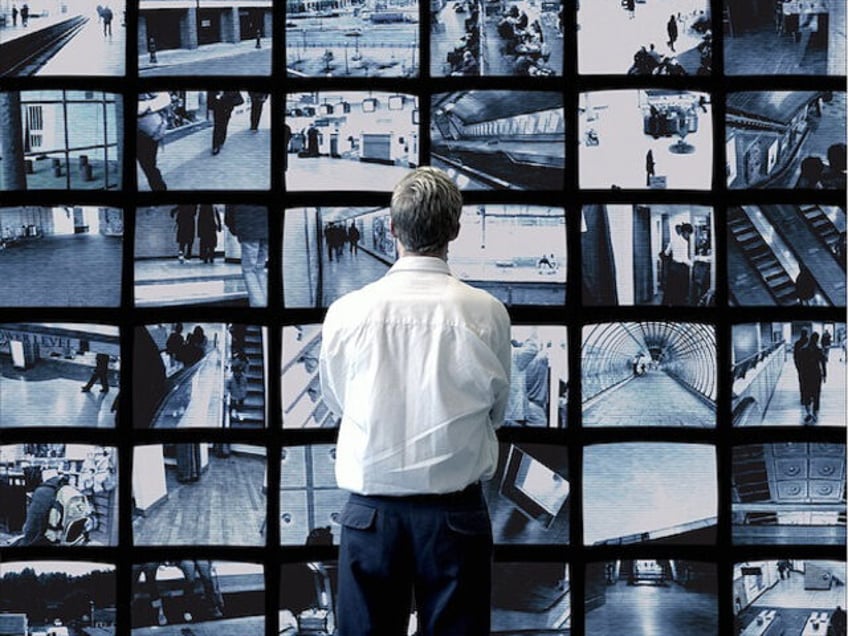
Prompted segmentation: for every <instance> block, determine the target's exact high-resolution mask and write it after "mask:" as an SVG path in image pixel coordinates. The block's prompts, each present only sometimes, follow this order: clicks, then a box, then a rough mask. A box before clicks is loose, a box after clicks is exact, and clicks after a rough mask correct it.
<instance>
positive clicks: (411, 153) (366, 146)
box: [283, 31, 420, 192]
mask: <svg viewBox="0 0 848 636" xmlns="http://www.w3.org/2000/svg"><path fill="white" fill-rule="evenodd" d="M416 32H417V31H416ZM322 107H324V110H325V111H329V108H332V113H329V112H328V114H324V113H322V112H320V109H321V108H322ZM417 112H418V97H417V96H415V95H410V94H401V93H386V92H377V91H367V92H366V91H312V92H305V93H288V94H286V107H285V124H284V151H283V152H284V161H283V164H284V170H285V180H286V190H287V191H289V192H298V191H303V190H317V191H323V192H325V191H328V190H334V191H336V190H357V191H363V190H366V191H368V190H370V191H378V192H386V191H388V190H391V189H392V188H393V187H394V184H395V183H397V182H398V181H400V179H401V177H403V176H404V175H405V174H407V173H408V172H409V171H410V170H411V169H414V168H416V167H417V166H418V165H419V154H420V151H419V147H418V146H419V138H420V126H419V125H418V123H417V122H416V121H414V119H415V115H414V114H415V113H417Z"/></svg>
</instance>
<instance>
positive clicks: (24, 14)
mask: <svg viewBox="0 0 848 636" xmlns="http://www.w3.org/2000/svg"><path fill="white" fill-rule="evenodd" d="M28 21H29V5H28V4H27V3H26V2H24V4H23V6H21V26H26V25H27V22H28Z"/></svg>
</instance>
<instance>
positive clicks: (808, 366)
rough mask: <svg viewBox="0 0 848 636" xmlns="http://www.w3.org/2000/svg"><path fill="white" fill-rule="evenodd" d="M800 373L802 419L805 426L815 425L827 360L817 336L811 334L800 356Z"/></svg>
mask: <svg viewBox="0 0 848 636" xmlns="http://www.w3.org/2000/svg"><path fill="white" fill-rule="evenodd" d="M801 373H802V374H803V375H804V388H805V395H804V410H805V411H806V413H807V414H806V416H805V417H804V423H805V424H815V423H816V422H817V421H818V419H819V407H820V406H821V387H822V383H823V382H826V381H827V360H825V358H824V353H823V352H822V350H821V347H819V334H818V332H815V331H814V332H813V333H812V335H811V336H810V342H809V343H808V344H807V346H806V347H804V349H803V351H802V355H801Z"/></svg>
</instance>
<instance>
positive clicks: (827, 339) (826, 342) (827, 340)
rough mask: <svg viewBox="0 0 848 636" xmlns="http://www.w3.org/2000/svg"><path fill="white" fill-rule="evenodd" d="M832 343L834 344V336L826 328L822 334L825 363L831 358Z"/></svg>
mask: <svg viewBox="0 0 848 636" xmlns="http://www.w3.org/2000/svg"><path fill="white" fill-rule="evenodd" d="M831 344H833V337H832V336H831V335H830V332H829V331H828V330H827V329H825V330H824V333H823V334H822V337H821V348H822V354H823V355H824V361H825V363H827V361H828V360H829V359H830V345H831Z"/></svg>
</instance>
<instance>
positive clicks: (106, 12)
mask: <svg viewBox="0 0 848 636" xmlns="http://www.w3.org/2000/svg"><path fill="white" fill-rule="evenodd" d="M100 17H102V18H103V37H106V36H107V35H108V36H109V37H110V38H111V37H112V9H110V8H109V7H108V5H107V6H105V7H103V13H102V14H101V16H100Z"/></svg>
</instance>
